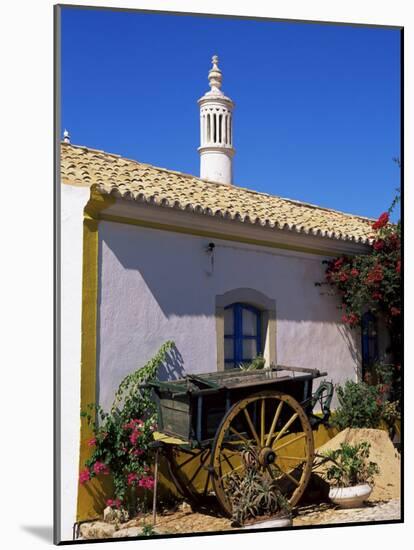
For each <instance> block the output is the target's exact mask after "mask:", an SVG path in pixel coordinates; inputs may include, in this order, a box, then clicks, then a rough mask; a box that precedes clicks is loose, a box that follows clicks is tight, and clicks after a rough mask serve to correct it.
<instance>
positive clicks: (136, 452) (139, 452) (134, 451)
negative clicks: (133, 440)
mask: <svg viewBox="0 0 414 550" xmlns="http://www.w3.org/2000/svg"><path fill="white" fill-rule="evenodd" d="M129 452H130V453H131V454H132V455H134V456H141V455H143V454H144V452H145V451H144V450H143V449H131V450H130V451H129Z"/></svg>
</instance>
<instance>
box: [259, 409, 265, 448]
mask: <svg viewBox="0 0 414 550" xmlns="http://www.w3.org/2000/svg"><path fill="white" fill-rule="evenodd" d="M265 409H266V400H265V399H262V403H261V411H260V446H261V447H264V440H265V420H266V419H265Z"/></svg>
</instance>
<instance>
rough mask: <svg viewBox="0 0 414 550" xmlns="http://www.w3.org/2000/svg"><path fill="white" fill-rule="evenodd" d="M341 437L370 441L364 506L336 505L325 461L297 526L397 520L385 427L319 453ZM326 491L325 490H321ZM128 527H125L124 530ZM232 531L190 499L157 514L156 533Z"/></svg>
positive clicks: (89, 530) (395, 458) (395, 481)
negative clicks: (374, 468) (371, 479)
mask: <svg viewBox="0 0 414 550" xmlns="http://www.w3.org/2000/svg"><path fill="white" fill-rule="evenodd" d="M342 441H347V442H349V443H352V444H355V443H356V442H360V441H368V442H369V443H370V444H371V450H370V457H369V459H370V460H372V461H374V462H376V463H377V464H378V466H379V468H380V473H379V474H378V475H377V476H376V477H375V485H374V489H373V491H372V493H371V495H370V497H369V499H368V502H367V503H366V504H365V505H364V506H363V507H361V508H354V509H350V510H341V509H338V508H337V507H336V506H335V505H333V504H332V503H330V502H329V500H328V499H327V498H326V497H327V493H326V489H328V491H329V486H328V485H327V484H326V483H325V482H324V481H321V478H320V477H319V476H320V475H321V474H323V470H324V468H325V466H320V467H319V468H316V469H315V470H314V471H315V472H316V475H315V474H314V475H313V478H312V483H310V484H309V485H308V488H307V491H306V493H305V494H307V496H308V499H307V502H302V504H301V505H300V506H299V507H298V508H296V509H295V510H294V513H293V526H306V525H326V524H332V523H335V524H336V523H359V522H375V521H387V520H399V519H400V517H401V510H400V500H399V498H400V456H399V453H398V452H397V451H396V450H395V448H394V446H393V444H392V442H391V440H390V439H389V437H388V435H387V433H386V432H385V431H383V430H372V429H358V430H354V429H349V428H348V429H346V430H344V431H342V432H340V433H339V434H338V435H336V436H335V437H334V438H333V439H331V440H330V441H328V442H327V443H326V444H325V445H323V446H322V447H320V448H319V449H317V453H318V454H321V453H322V452H323V451H325V450H328V449H336V448H338V447H339V445H340V443H341V442H342ZM324 491H325V493H324V494H323V492H324ZM143 524H152V516H151V515H148V516H146V517H141V518H136V519H134V520H131V521H129V522H127V523H125V524H123V525H121V526H119V527H120V528H121V529H123V530H124V531H123V533H124V534H123V535H122V533H119V535H122V536H139V535H140V534H142V533H141V527H142V525H143ZM125 530H126V531H125ZM229 530H233V528H232V527H231V521H230V520H229V519H228V518H225V517H222V516H220V515H218V514H217V513H216V512H214V511H193V510H192V509H191V507H190V505H189V504H186V503H183V504H181V505H180V507H179V508H178V510H175V511H171V512H164V513H162V514H159V515H158V516H157V521H156V525H155V532H156V533H157V534H175V535H179V534H184V533H203V532H204V533H205V532H209V531H216V532H217V531H218V532H220V531H229ZM117 531H118V528H117V527H115V526H112V525H109V524H107V523H104V522H93V523H89V524H84V525H82V526H81V538H82V539H96V538H103V537H116V536H118V535H116V532H117Z"/></svg>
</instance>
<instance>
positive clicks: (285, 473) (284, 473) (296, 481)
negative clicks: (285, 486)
mask: <svg viewBox="0 0 414 550" xmlns="http://www.w3.org/2000/svg"><path fill="white" fill-rule="evenodd" d="M282 474H283V475H284V476H286V477H287V478H288V479H290V481H291V482H292V483H294V484H295V485H296V487H299V481H298V480H297V479H295V478H294V477H293V476H291V475H290V474H288V472H282Z"/></svg>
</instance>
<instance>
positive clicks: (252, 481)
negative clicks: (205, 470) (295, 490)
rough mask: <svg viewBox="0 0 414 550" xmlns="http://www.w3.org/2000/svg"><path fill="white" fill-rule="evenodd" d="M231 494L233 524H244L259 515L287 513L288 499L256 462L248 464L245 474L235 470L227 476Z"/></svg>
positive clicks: (288, 507)
mask: <svg viewBox="0 0 414 550" xmlns="http://www.w3.org/2000/svg"><path fill="white" fill-rule="evenodd" d="M227 490H228V494H230V495H231V497H230V498H231V503H232V509H233V513H232V520H233V524H234V525H237V526H242V525H244V524H245V523H246V521H248V520H249V519H254V518H256V517H258V516H274V515H276V514H280V513H284V514H287V513H288V512H289V511H290V505H289V502H288V500H287V499H286V498H285V497H284V496H283V495H282V493H281V492H280V490H279V488H278V485H277V481H276V480H274V479H271V478H268V477H266V476H264V475H262V474H261V473H260V472H259V471H258V469H257V467H256V465H255V464H246V469H245V471H244V475H243V476H241V475H240V474H239V473H238V472H236V471H233V472H232V473H231V474H229V475H228V477H227Z"/></svg>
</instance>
